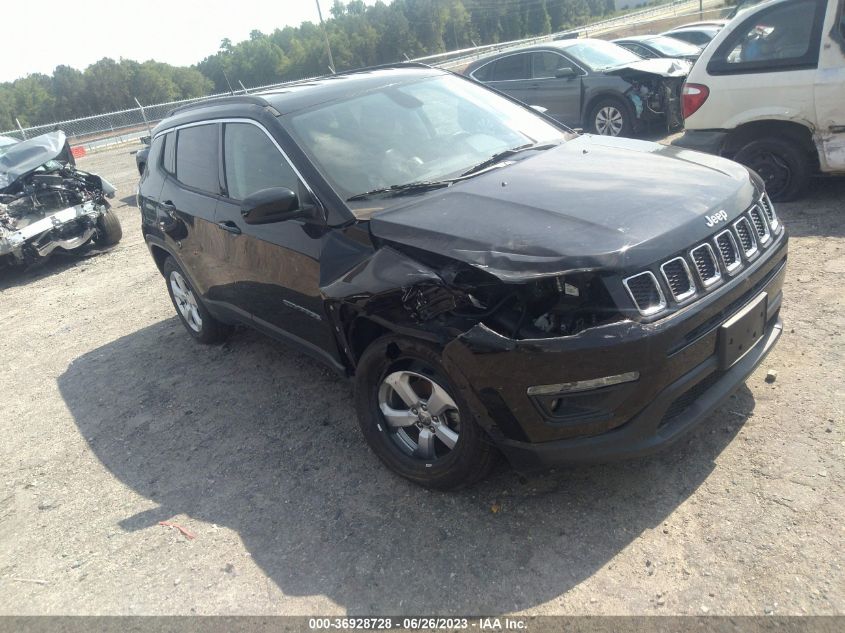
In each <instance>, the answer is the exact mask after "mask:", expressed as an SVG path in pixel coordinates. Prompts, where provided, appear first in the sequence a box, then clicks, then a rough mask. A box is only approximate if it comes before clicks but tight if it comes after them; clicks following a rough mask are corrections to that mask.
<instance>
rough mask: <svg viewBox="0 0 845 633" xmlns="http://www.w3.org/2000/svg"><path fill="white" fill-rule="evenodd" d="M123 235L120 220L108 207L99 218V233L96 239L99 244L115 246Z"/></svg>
mask: <svg viewBox="0 0 845 633" xmlns="http://www.w3.org/2000/svg"><path fill="white" fill-rule="evenodd" d="M122 237H123V228H122V227H121V226H120V220H119V219H118V218H117V216H116V215H115V213H114V211H112V210H111V209H106V210H105V211H104V212H103V215H101V216H100V218H99V219H98V220H97V235H96V237H95V238H94V241H95V242H96V243H97V244H98V245H99V246H114V245H115V244H117V243H118V242H119V241H120V238H122Z"/></svg>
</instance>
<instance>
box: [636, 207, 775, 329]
mask: <svg viewBox="0 0 845 633" xmlns="http://www.w3.org/2000/svg"><path fill="white" fill-rule="evenodd" d="M782 230H783V227H782V226H781V224H780V222H779V221H778V218H777V215H776V214H775V209H774V206H773V205H772V201H771V200H769V197H768V196H767V195H765V194H763V196H762V197H761V198H760V200H758V201H757V202H756V203H755V204H754V205H753V206H752V207H751V208H750V209H748V210H747V211H746V212H745V213H743V214H742V215H741V216H739V218H738V219H736V220H734V222H733V224H732V225H730V227H729V228H723V229H722V230H721V231H719V232H718V233H716V234H715V235H713V237H712V238H710V240H708V241H707V242H703V243H701V244H697V245H695V246H693V247H692V248H691V249H690V250H689V251H688V252H687V254H686V255H678V256H676V257H672V258H671V259H668V260H666V261H664V262H662V263H660V264H659V265H658V266H656V267H655V268H654V269H653V270H645V271H642V272H639V273H637V274H635V275H631V276H630V277H626V278H625V279H623V281H622V282H623V284H624V286H625V289H626V290H627V291H628V294H629V295H630V297H631V299H632V300H633V302H634V305H635V306H636V308H637V310H638V311H639V313H640V314H642V315H643V316H654V315H656V314H658V313H660V312H663V311H664V310H667V309H668V308H669V304H670V302H669V301H668V300H667V298H668V299H671V301H672V302H674V303H675V304H682V303H684V302H688V301H689V300H690V299H692V298H694V297H696V296H697V295H703V294H705V293H706V292H708V291H709V290H710V289H712V288H715V287H717V286H718V285H720V283H721V282H722V281H724V280H725V279H726V277H727V276H731V275H734V274H736V273H737V272H739V271H740V270H741V269H742V268H743V266H745V264H746V263H748V262H750V261H751V260H753V259H754V258H755V257H756V256H757V255H758V254H759V252H760V250H761V249H765V248H768V247H769V246H771V245H772V244H773V243H774V241H775V240H774V239H773V238H774V237H775V236H777V235H778V234H779V233H780V232H781V231H782ZM658 271H659V272H658ZM692 271H695V274H693V273H692ZM655 272H658V274H655ZM661 278H662V283H661V280H660V279H661Z"/></svg>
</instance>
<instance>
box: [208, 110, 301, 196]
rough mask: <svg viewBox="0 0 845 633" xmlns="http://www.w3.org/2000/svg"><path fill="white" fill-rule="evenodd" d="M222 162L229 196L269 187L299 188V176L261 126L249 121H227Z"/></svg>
mask: <svg viewBox="0 0 845 633" xmlns="http://www.w3.org/2000/svg"><path fill="white" fill-rule="evenodd" d="M223 164H224V169H225V173H226V188H227V189H228V193H229V197H230V198H232V199H234V200H243V199H244V198H246V197H247V196H249V195H251V194H253V193H255V192H256V191H261V190H262V189H269V188H270V187H286V188H287V189H290V190H292V191H298V188H299V179H298V178H297V176H296V172H294V170H293V168H292V167H291V166H290V164H289V163H288V161H287V159H286V158H285V157H284V156H283V155H282V153H281V152H280V151H279V150H278V148H277V147H276V145H275V144H274V143H273V141H271V140H270V138H269V137H268V136H267V134H266V133H265V132H264V130H263V129H261V128H260V127H258V126H256V125H252V124H250V123H227V124H226V126H225V128H224V131H223Z"/></svg>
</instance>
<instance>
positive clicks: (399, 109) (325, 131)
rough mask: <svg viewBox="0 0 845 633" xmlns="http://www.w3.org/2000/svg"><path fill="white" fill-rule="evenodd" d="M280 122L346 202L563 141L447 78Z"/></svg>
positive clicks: (537, 120)
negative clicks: (515, 151) (498, 155)
mask: <svg viewBox="0 0 845 633" xmlns="http://www.w3.org/2000/svg"><path fill="white" fill-rule="evenodd" d="M282 120H283V122H285V124H286V125H287V126H288V128H289V130H290V132H291V134H292V136H293V137H294V138H295V140H296V141H297V144H298V145H299V146H300V147H301V148H302V149H303V150H304V151H305V153H306V154H308V157H309V158H310V159H311V162H312V163H314V165H315V166H316V167H317V169H319V170H320V172H321V173H322V174H323V175H324V177H325V178H326V180H328V182H329V183H330V184H331V185H332V187H333V188H334V189H335V191H336V192H337V193H338V195H339V196H340V197H342V198H344V199H346V198H349V197H350V196H353V195H356V194H360V193H364V192H366V191H371V190H374V189H378V188H382V187H390V186H391V185H402V184H407V183H410V182H419V181H428V180H441V179H444V178H448V177H453V176H457V175H460V174H461V173H463V172H464V171H465V170H467V169H469V168H470V167H473V166H475V165H477V164H479V163H481V162H483V161H484V160H486V159H488V158H490V157H491V156H492V155H493V154H496V153H497V152H501V151H502V150H505V149H511V148H514V147H520V146H524V145H526V144H531V143H541V142H562V141H564V140H565V139H566V138H567V137H568V135H567V133H566V132H565V131H563V130H561V129H560V128H558V127H556V126H554V125H552V124H551V123H549V122H548V121H546V120H545V119H544V118H542V117H540V116H539V115H537V114H535V113H534V112H532V111H531V110H530V109H528V108H525V107H523V106H520V105H518V104H516V103H514V102H512V101H510V100H509V99H506V98H504V97H501V96H499V95H497V94H495V93H493V92H491V91H490V90H487V89H486V88H484V87H483V86H480V85H479V84H476V83H474V82H470V81H467V80H465V79H460V78H458V77H454V76H451V75H438V76H435V77H425V78H423V79H421V80H418V81H415V82H413V83H406V84H403V85H394V86H385V87H384V88H381V89H379V90H376V91H372V92H369V93H365V94H360V95H355V96H351V97H348V98H345V99H343V100H338V101H333V102H330V103H327V104H325V105H322V106H318V107H315V108H313V109H310V110H307V111H303V112H299V113H295V114H291V115H287V116H286V117H284V118H283V119H282Z"/></svg>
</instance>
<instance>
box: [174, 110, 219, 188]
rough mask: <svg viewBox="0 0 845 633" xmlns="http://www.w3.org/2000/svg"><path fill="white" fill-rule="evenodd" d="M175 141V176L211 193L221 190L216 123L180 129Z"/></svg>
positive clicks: (185, 182)
mask: <svg viewBox="0 0 845 633" xmlns="http://www.w3.org/2000/svg"><path fill="white" fill-rule="evenodd" d="M178 134H179V136H178V138H177V141H176V178H177V180H179V182H181V183H182V184H184V185H187V186H188V187H193V188H194V189H199V190H200V191H204V192H206V193H210V194H212V195H217V194H218V193H220V183H219V180H220V179H219V177H218V166H217V165H218V161H217V142H218V139H217V125H216V124H213V123H212V124H209V125H197V126H194V127H186V128H184V129H181V130H179V133H178Z"/></svg>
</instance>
